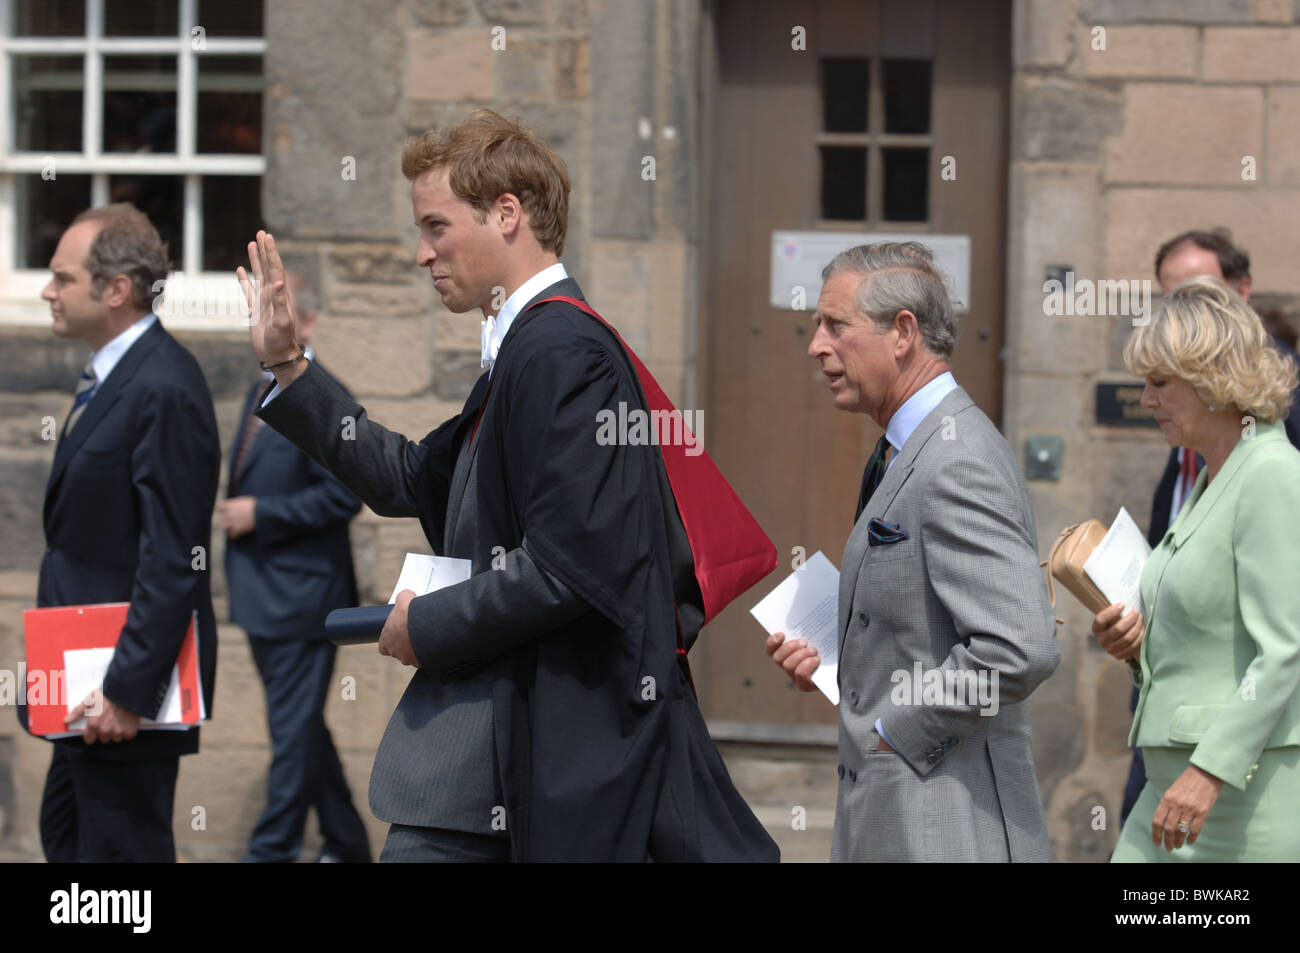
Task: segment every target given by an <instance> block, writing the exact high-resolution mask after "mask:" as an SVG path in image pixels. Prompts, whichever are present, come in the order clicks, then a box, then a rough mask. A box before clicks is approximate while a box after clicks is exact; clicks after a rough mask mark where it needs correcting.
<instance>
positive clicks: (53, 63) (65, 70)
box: [12, 55, 84, 152]
mask: <svg viewBox="0 0 1300 953" xmlns="http://www.w3.org/2000/svg"><path fill="white" fill-rule="evenodd" d="M12 62H13V74H12V75H13V91H14V92H13V95H14V145H15V146H17V148H18V150H19V151H20V152H80V151H81V92H82V85H83V82H84V79H83V75H82V65H83V62H84V61H83V59H82V58H81V57H80V56H23V55H15V56H14V57H13V60H12Z"/></svg>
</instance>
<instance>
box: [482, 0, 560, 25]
mask: <svg viewBox="0 0 1300 953" xmlns="http://www.w3.org/2000/svg"><path fill="white" fill-rule="evenodd" d="M477 3H478V12H479V15H480V16H481V17H482V18H483V20H484V21H485V22H487V23H491V24H505V25H519V24H530V23H545V22H546V20H547V14H548V9H547V8H548V7H549V5H550V4H549V3H548V2H547V0H477Z"/></svg>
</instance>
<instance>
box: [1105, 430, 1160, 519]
mask: <svg viewBox="0 0 1300 953" xmlns="http://www.w3.org/2000/svg"><path fill="white" fill-rule="evenodd" d="M1092 446H1093V458H1094V461H1095V464H1094V468H1093V472H1092V484H1093V500H1094V505H1095V512H1094V515H1095V517H1096V518H1097V519H1099V520H1102V521H1103V522H1106V523H1109V522H1110V521H1111V520H1112V519H1114V518H1115V514H1116V513H1118V512H1119V508H1120V507H1121V506H1122V507H1124V508H1125V509H1127V510H1128V511H1129V515H1131V516H1132V517H1133V520H1134V521H1135V522H1136V523H1137V524H1138V526H1139V527H1140V528H1141V529H1142V531H1143V532H1145V531H1146V528H1147V524H1148V523H1149V522H1150V521H1151V497H1152V495H1153V494H1154V493H1155V489H1156V484H1157V483H1159V482H1160V474H1161V473H1163V472H1164V469H1165V462H1166V460H1167V459H1168V456H1169V445H1168V444H1166V443H1165V440H1164V437H1162V436H1161V434H1160V431H1159V430H1142V431H1137V432H1134V433H1131V434H1129V433H1123V432H1120V431H1117V430H1112V431H1110V432H1109V433H1104V434H1103V435H1100V436H1098V437H1097V438H1096V439H1095V440H1094V441H1093V444H1092Z"/></svg>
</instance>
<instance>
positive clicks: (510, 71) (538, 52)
mask: <svg viewBox="0 0 1300 953" xmlns="http://www.w3.org/2000/svg"><path fill="white" fill-rule="evenodd" d="M495 55H496V67H497V98H498V99H499V100H501V101H503V102H510V103H546V102H550V101H551V100H552V99H554V98H555V93H554V80H555V70H554V67H553V65H552V60H553V56H554V53H553V50H552V49H551V44H550V43H548V42H545V41H543V40H536V39H522V38H518V37H510V38H508V39H507V41H506V48H505V49H504V50H501V51H500V52H498V53H496V54H495Z"/></svg>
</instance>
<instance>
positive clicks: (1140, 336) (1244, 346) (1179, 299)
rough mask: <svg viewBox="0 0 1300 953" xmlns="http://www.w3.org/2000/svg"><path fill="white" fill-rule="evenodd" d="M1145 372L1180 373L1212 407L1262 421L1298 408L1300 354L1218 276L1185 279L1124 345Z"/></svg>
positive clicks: (1131, 362)
mask: <svg viewBox="0 0 1300 953" xmlns="http://www.w3.org/2000/svg"><path fill="white" fill-rule="evenodd" d="M1124 363H1125V364H1126V365H1127V366H1128V369H1129V370H1130V371H1132V372H1133V373H1134V374H1136V375H1138V376H1139V377H1156V378H1161V377H1178V378H1181V379H1182V380H1185V381H1187V383H1189V384H1191V385H1192V388H1193V389H1194V390H1195V391H1196V394H1197V396H1199V397H1200V398H1201V400H1203V401H1205V402H1206V403H1207V404H1208V405H1209V406H1211V407H1236V408H1237V409H1238V410H1240V411H1242V412H1243V413H1246V414H1250V415H1251V416H1252V417H1255V418H1256V419H1258V420H1260V421H1262V422H1263V423H1272V422H1273V421H1275V420H1279V419H1281V418H1283V417H1285V416H1286V415H1287V413H1288V412H1289V411H1290V409H1291V394H1292V392H1293V391H1294V390H1295V389H1296V382H1297V372H1296V363H1295V361H1294V360H1293V359H1292V358H1290V357H1288V356H1284V355H1283V354H1282V353H1281V352H1280V351H1278V349H1277V348H1276V347H1274V346H1273V343H1272V341H1271V340H1270V339H1269V336H1268V333H1267V332H1266V331H1265V330H1264V325H1263V324H1262V323H1261V321H1260V319H1259V315H1257V314H1255V312H1254V311H1252V310H1251V309H1250V305H1248V304H1246V302H1245V301H1243V300H1242V299H1241V296H1240V295H1238V294H1237V293H1236V292H1235V291H1233V290H1232V289H1231V288H1229V287H1228V286H1227V285H1225V284H1224V283H1223V282H1221V281H1219V280H1218V279H1217V278H1208V277H1197V278H1188V279H1187V280H1186V281H1182V282H1179V283H1178V284H1177V285H1175V286H1174V287H1173V288H1172V289H1170V291H1169V292H1168V293H1167V294H1166V295H1165V296H1164V301H1163V303H1162V304H1161V307H1160V310H1159V311H1157V312H1156V314H1155V317H1154V318H1152V319H1151V322H1150V323H1149V324H1147V325H1146V326H1144V327H1140V328H1138V329H1137V330H1136V331H1134V332H1133V336H1132V337H1130V338H1129V340H1128V343H1127V344H1126V345H1125V346H1124Z"/></svg>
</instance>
